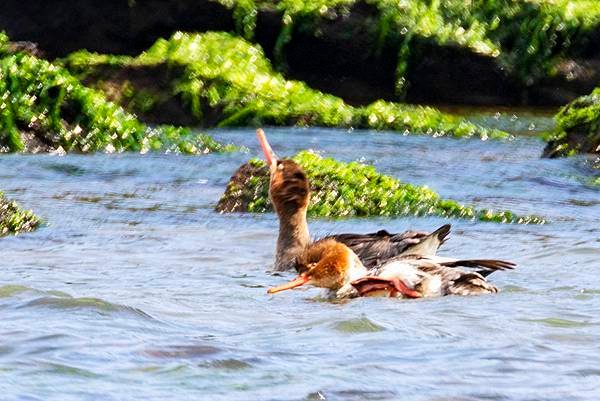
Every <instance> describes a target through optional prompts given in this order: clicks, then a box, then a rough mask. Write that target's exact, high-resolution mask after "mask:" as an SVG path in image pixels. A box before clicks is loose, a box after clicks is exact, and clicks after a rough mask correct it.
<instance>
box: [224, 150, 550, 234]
mask: <svg viewBox="0 0 600 401" xmlns="http://www.w3.org/2000/svg"><path fill="white" fill-rule="evenodd" d="M293 160H295V161H296V162H297V163H299V164H300V165H301V166H302V168H303V169H304V170H305V172H306V174H307V176H308V178H309V180H310V183H311V193H312V195H311V202H310V205H309V208H308V214H309V215H311V216H317V217H355V216H356V217H363V216H440V217H446V218H461V219H469V220H480V221H492V222H498V223H518V224H543V223H545V220H544V219H543V218H541V217H539V216H517V215H515V214H513V213H512V212H509V211H493V210H479V209H475V208H473V207H470V206H464V205H461V204H459V203H457V202H455V201H452V200H447V199H442V198H441V197H440V196H439V195H438V194H437V193H436V192H434V191H433V190H431V189H429V188H427V187H425V186H414V185H411V184H407V183H404V182H401V181H400V180H398V179H396V178H393V177H390V176H386V175H383V174H381V173H378V172H377V171H376V169H375V168H374V167H372V166H367V165H364V164H361V163H357V162H351V163H343V162H339V161H336V160H334V159H331V158H322V157H320V156H318V155H316V154H314V153H310V152H307V151H303V152H300V153H298V154H297V155H296V156H294V157H293ZM268 190H269V174H268V169H267V167H266V165H265V163H264V162H263V161H261V160H258V159H253V160H251V161H250V162H249V163H247V164H245V165H243V166H242V167H240V169H239V170H238V172H237V173H236V175H234V177H232V180H231V181H230V183H229V184H228V186H227V189H226V191H225V193H224V195H223V197H222V198H221V200H220V201H219V204H218V205H217V210H218V211H220V212H239V211H245V212H254V213H262V212H266V211H269V210H271V205H270V201H269V199H268V196H269V195H268Z"/></svg>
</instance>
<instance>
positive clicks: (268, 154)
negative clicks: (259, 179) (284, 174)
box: [256, 128, 277, 167]
mask: <svg viewBox="0 0 600 401" xmlns="http://www.w3.org/2000/svg"><path fill="white" fill-rule="evenodd" d="M256 137H257V138H258V142H259V143H260V147H261V148H262V151H263V153H264V154H265V159H266V160H267V164H268V165H269V167H270V166H272V165H274V164H275V163H277V156H276V155H275V152H273V149H271V145H269V142H268V141H267V136H266V135H265V131H263V130H262V128H258V129H257V130H256Z"/></svg>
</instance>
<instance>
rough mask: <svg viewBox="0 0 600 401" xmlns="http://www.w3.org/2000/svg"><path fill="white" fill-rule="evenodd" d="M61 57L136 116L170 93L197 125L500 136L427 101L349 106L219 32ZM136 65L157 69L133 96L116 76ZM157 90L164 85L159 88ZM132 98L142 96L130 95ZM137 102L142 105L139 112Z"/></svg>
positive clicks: (130, 85)
mask: <svg viewBox="0 0 600 401" xmlns="http://www.w3.org/2000/svg"><path fill="white" fill-rule="evenodd" d="M63 62H64V64H65V66H66V67H67V68H68V69H69V70H71V71H72V72H73V73H75V74H77V75H79V76H80V77H81V78H82V79H85V80H86V82H90V83H91V82H92V81H94V80H95V82H96V83H97V87H98V88H100V89H104V90H106V91H107V92H110V91H111V90H113V89H114V88H129V89H131V93H129V94H123V93H122V91H121V92H120V93H118V94H116V95H115V94H113V95H112V96H113V98H115V99H120V100H121V101H124V103H125V104H126V105H128V106H130V107H133V108H134V111H135V112H136V113H140V115H142V116H143V115H144V113H153V114H154V113H156V110H154V109H153V105H154V106H156V107H162V106H161V105H165V104H167V103H172V99H173V98H175V99H176V100H177V101H179V102H181V104H182V105H183V106H184V107H185V108H186V109H187V110H188V113H189V115H191V116H194V117H195V119H196V122H197V123H200V124H203V125H204V126H212V125H217V126H220V127H223V126H248V125H250V126H259V125H301V126H307V125H318V126H325V127H355V128H375V129H388V130H399V131H408V132H412V133H423V134H434V133H435V134H437V135H453V136H461V137H465V136H472V135H478V136H480V137H482V138H488V137H506V136H508V134H506V133H504V132H501V131H498V130H493V129H488V128H485V127H481V126H478V125H476V124H473V123H470V122H468V121H466V120H464V119H462V118H459V117H455V116H452V115H449V114H445V113H442V112H440V111H438V110H436V109H434V108H431V107H422V106H411V105H400V104H395V103H388V102H383V101H379V102H376V103H373V104H371V105H369V106H366V107H353V106H350V105H348V104H346V103H345V102H344V101H343V100H342V99H340V98H339V97H336V96H332V95H328V94H325V93H322V92H319V91H317V90H314V89H312V88H310V87H308V86H307V85H306V84H304V83H302V82H299V81H290V80H286V79H285V78H284V77H283V76H282V75H281V74H279V73H277V72H275V71H274V70H273V68H272V66H271V64H270V62H269V60H268V59H267V58H266V57H265V55H264V53H263V51H262V49H261V48H260V47H258V46H255V45H252V44H250V43H249V42H247V41H245V40H243V39H241V38H239V37H235V36H233V35H230V34H227V33H218V32H210V33H205V34H185V33H177V34H175V35H173V37H171V38H170V39H169V40H164V39H161V40H158V41H157V42H156V43H155V44H154V45H153V46H152V47H151V48H150V49H149V50H148V51H146V52H145V53H142V54H141V55H140V56H138V57H135V58H132V57H125V56H120V57H114V56H107V55H99V54H94V53H88V52H85V51H82V52H77V53H74V54H72V55H70V56H69V57H67V58H66V59H65V60H64V61H63ZM143 69H153V70H154V71H156V70H160V71H163V72H164V73H163V74H161V75H157V76H159V77H162V82H161V83H159V84H158V85H157V86H154V87H153V93H152V95H151V96H144V95H141V94H140V91H141V90H143V88H144V86H143V83H142V84H141V85H139V86H137V88H136V86H135V82H136V80H135V79H128V78H127V77H126V76H123V75H122V71H130V72H132V73H133V72H134V71H137V72H138V73H139V71H140V70H143ZM119 77H120V78H119ZM107 82H109V84H108V85H107ZM160 88H162V90H161V89H160ZM165 88H170V91H169V92H167V93H166V94H165V92H164V90H165ZM136 91H137V95H136ZM117 92H118V90H117ZM135 98H138V99H141V100H142V101H137V102H136V101H132V99H135ZM144 99H146V100H147V101H144ZM139 104H143V105H144V107H146V106H147V107H148V108H147V109H145V110H139ZM136 105H137V106H136ZM178 113H179V112H178ZM175 118H177V117H175Z"/></svg>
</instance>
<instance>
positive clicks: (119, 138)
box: [0, 35, 230, 154]
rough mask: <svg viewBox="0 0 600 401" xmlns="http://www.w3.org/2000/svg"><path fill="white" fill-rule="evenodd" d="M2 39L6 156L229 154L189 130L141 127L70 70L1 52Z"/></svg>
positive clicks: (0, 93)
mask: <svg viewBox="0 0 600 401" xmlns="http://www.w3.org/2000/svg"><path fill="white" fill-rule="evenodd" d="M0 37H1V38H3V39H1V40H0V56H1V58H0V149H1V150H2V151H4V152H20V151H26V150H35V151H40V150H57V149H59V150H61V149H62V150H63V151H67V152H68V151H78V152H94V151H105V152H121V151H136V152H142V153H144V152H148V151H159V150H160V151H168V152H181V153H191V154H200V153H206V152H210V151H223V150H229V149H230V147H226V146H223V145H221V144H219V143H218V142H216V141H215V140H214V139H212V138H211V137H210V136H208V135H203V134H195V133H193V132H192V131H191V130H189V129H185V128H178V127H172V126H158V127H149V126H147V125H145V124H142V123H141V122H140V121H139V120H138V119H137V118H136V117H135V116H134V115H132V114H130V113H128V112H126V111H125V110H124V109H123V108H122V107H120V106H118V105H116V104H114V103H112V102H110V101H107V99H106V97H105V96H104V94H102V93H101V92H99V91H96V90H93V89H90V88H87V87H86V86H84V85H83V84H82V83H81V82H80V81H79V79H77V78H76V77H74V76H73V75H72V74H70V73H69V72H68V71H67V70H66V69H64V68H62V67H60V66H57V65H55V64H53V63H50V62H48V61H46V60H42V59H39V58H37V57H35V56H32V55H29V54H25V53H20V52H17V53H15V54H10V53H6V52H5V53H1V51H2V49H3V45H2V43H6V42H7V38H6V36H5V35H0ZM23 132H25V133H31V135H23Z"/></svg>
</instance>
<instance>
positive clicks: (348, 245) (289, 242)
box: [257, 129, 515, 298]
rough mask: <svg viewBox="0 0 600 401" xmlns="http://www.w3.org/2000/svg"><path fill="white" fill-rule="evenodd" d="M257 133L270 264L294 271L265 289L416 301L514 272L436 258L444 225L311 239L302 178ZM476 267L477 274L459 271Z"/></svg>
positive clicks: (463, 291)
mask: <svg viewBox="0 0 600 401" xmlns="http://www.w3.org/2000/svg"><path fill="white" fill-rule="evenodd" d="M257 136H258V139H259V142H260V145H261V147H262V150H263V153H264V155H265V158H266V161H267V164H268V166H269V171H270V185H269V195H270V197H271V201H272V203H273V206H274V208H275V211H276V212H277V215H278V217H279V237H278V240H277V250H276V260H275V268H276V269H277V270H287V269H291V268H295V269H296V270H297V271H298V272H299V273H300V275H299V276H298V277H297V278H296V279H294V280H292V281H290V282H289V283H286V284H283V285H281V286H278V287H274V288H271V289H270V290H269V293H276V292H279V291H283V290H287V289H291V288H295V287H299V286H302V285H306V284H311V285H314V286H317V287H323V288H327V289H329V290H330V292H331V295H333V296H335V297H338V298H344V297H355V296H382V295H383V296H392V297H405V298H421V297H431V296H443V295H471V294H482V293H495V292H498V289H497V288H496V287H495V286H494V285H492V284H490V283H488V282H487V280H486V276H487V275H489V274H490V273H491V272H494V271H496V270H505V269H512V268H514V267H515V265H514V264H513V263H511V262H506V261H501V260H494V259H464V260H461V259H452V258H443V257H438V256H435V254H436V252H437V249H438V248H439V246H440V245H441V244H442V243H443V242H444V241H445V240H446V238H447V235H448V233H449V232H450V225H444V226H442V227H440V228H439V229H437V230H436V231H434V232H433V233H431V234H428V233H424V232H415V231H407V232H404V233H401V234H389V233H388V232H386V231H379V232H377V233H372V234H340V235H333V236H329V237H326V238H323V239H321V240H319V241H316V242H311V240H310V235H309V231H308V224H307V221H306V211H307V209H308V203H309V200H310V187H309V183H308V178H307V177H306V174H305V173H304V171H303V170H302V168H301V167H300V166H299V165H298V164H297V163H295V162H294V161H292V160H285V159H284V160H280V159H278V158H277V157H276V156H275V153H274V152H273V150H272V149H271V146H270V145H269V143H268V141H267V139H266V136H265V134H264V132H263V131H262V130H261V129H258V130H257ZM459 267H464V268H474V269H476V270H475V271H465V270H463V269H459Z"/></svg>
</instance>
